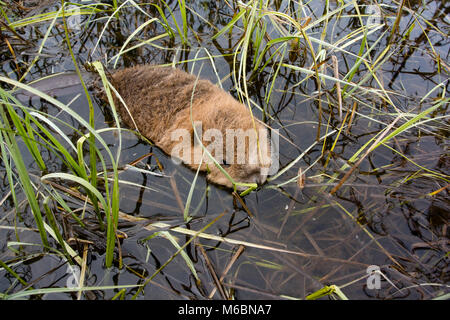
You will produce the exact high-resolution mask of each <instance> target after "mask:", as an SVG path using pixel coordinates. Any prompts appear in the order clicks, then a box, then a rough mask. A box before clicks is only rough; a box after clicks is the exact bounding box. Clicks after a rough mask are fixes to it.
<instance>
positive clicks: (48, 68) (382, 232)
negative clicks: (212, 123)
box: [0, 0, 450, 299]
mask: <svg viewBox="0 0 450 320" xmlns="http://www.w3.org/2000/svg"><path fill="white" fill-rule="evenodd" d="M448 9H449V8H448V5H447V6H446V2H445V1H433V2H431V3H427V4H426V3H423V2H419V1H412V0H409V1H399V2H397V1H373V2H371V1H367V2H364V4H362V3H359V2H356V1H336V2H330V1H312V2H303V1H278V0H274V1H269V0H267V1H263V0H260V1H256V0H252V1H234V0H233V1H232V0H229V1H227V0H225V1H184V0H177V1H164V0H160V1H148V2H146V1H133V0H124V1H74V2H67V1H64V0H61V1H51V0H47V1H28V2H21V1H5V0H0V39H1V40H0V41H1V42H0V69H1V72H0V83H1V87H0V152H1V153H0V159H1V161H0V176H1V177H2V182H3V183H2V184H1V188H0V190H1V196H0V204H1V205H2V207H1V209H0V298H4V299H19V298H30V297H38V298H42V299H45V298H57V297H70V298H78V299H135V298H147V299H150V298H159V299H161V298H171V299H174V298H175V299H179V298H191V299H194V298H195V299H198V298H202V299H203V298H213V299H244V298H265V299H267V298H270V299H318V298H324V297H325V298H332V299H360V298H375V299H394V298H396V299H398V298H408V299H448V298H449V297H450V290H449V285H448V282H449V273H448V271H449V270H448V259H449V257H448V255H449V234H448V232H449V231H448V218H449V212H450V211H449V205H448V195H449V180H450V176H449V174H450V172H449V168H450V155H449V153H448V135H449V113H448V107H449V101H450V96H449V94H448V88H449V81H448V79H449V77H448V76H449V73H450V67H449V48H450V42H449V38H448V34H449V32H450V30H449V21H448V17H447V18H446V13H447V12H448ZM447 15H448V14H447ZM446 19H447V20H446ZM142 63H152V64H161V65H172V66H174V67H179V68H183V69H184V70H186V71H190V72H192V73H193V74H201V76H202V77H207V78H209V79H210V80H212V81H213V82H215V83H216V84H217V85H219V86H221V87H223V88H224V89H225V90H228V91H230V93H232V94H233V95H234V96H235V97H236V98H237V99H239V100H240V101H242V102H243V103H244V104H245V105H246V106H247V107H248V108H249V109H250V110H251V111H252V114H253V116H254V117H256V118H258V119H259V120H262V121H263V122H265V123H266V124H267V126H268V127H270V128H276V129H279V132H280V170H279V171H278V173H277V174H275V175H273V176H271V177H269V179H268V183H266V184H265V185H263V186H262V187H261V188H258V189H255V188H254V187H251V188H249V189H248V190H247V191H244V192H242V193H240V194H239V193H237V192H236V191H234V192H233V191H230V190H223V189H220V188H218V187H217V186H212V185H211V186H210V185H208V184H207V183H206V182H205V179H204V177H201V176H200V175H199V174H198V172H197V173H195V172H190V171H189V170H187V169H186V168H183V167H182V166H175V165H174V164H173V163H171V161H170V159H169V158H167V156H166V155H164V154H163V153H161V152H160V151H159V150H158V149H157V148H154V147H151V142H150V141H145V138H143V137H140V136H139V135H138V133H136V132H134V131H133V130H131V128H124V127H123V126H122V125H121V123H120V119H119V118H118V116H117V113H116V111H115V106H114V103H113V99H112V95H113V94H115V90H114V88H113V87H112V86H111V85H110V84H109V83H108V80H107V76H106V75H107V74H108V72H110V71H111V70H114V69H117V68H121V67H126V66H131V65H136V64H142ZM200 72H201V73H200ZM97 86H98V87H100V88H101V90H104V92H105V93H106V95H107V96H108V101H109V102H110V103H109V104H107V105H105V104H104V103H102V102H101V101H100V100H99V99H98V97H97V96H96V90H98V89H99V88H96V87H97ZM149 148H151V150H150V151H149V150H148V149H149ZM371 266H376V267H377V268H375V269H371V270H375V271H372V272H369V273H368V272H367V270H369V267H371ZM43 267H45V270H44V271H43V270H42V268H43ZM374 277H375V278H376V279H379V282H380V284H379V287H375V288H373V287H371V286H370V283H369V281H368V280H371V279H374Z"/></svg>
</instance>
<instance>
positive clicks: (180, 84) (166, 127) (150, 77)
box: [110, 65, 270, 187]
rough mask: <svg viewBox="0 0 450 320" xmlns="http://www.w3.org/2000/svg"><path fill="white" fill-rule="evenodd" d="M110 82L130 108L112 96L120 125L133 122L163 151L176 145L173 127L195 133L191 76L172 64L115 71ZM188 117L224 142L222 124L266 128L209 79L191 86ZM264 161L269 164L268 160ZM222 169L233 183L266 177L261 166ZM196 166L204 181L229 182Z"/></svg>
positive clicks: (209, 169)
mask: <svg viewBox="0 0 450 320" xmlns="http://www.w3.org/2000/svg"><path fill="white" fill-rule="evenodd" d="M110 81H111V83H112V84H113V86H114V87H115V88H116V90H117V91H118V92H119V94H120V95H121V97H122V98H123V100H124V101H125V103H126V105H127V107H128V110H129V112H128V111H127V110H126V109H125V108H124V106H123V104H122V103H120V101H119V99H118V98H117V97H115V98H114V103H115V105H116V107H117V108H118V111H119V114H120V116H121V118H122V120H123V121H124V123H125V124H126V125H127V126H129V127H130V128H134V127H135V124H136V126H137V129H138V131H139V132H140V133H141V134H142V135H144V136H145V137H147V138H149V139H150V140H152V141H153V142H154V143H155V144H156V145H157V146H158V147H159V148H161V149H162V150H163V151H164V152H165V153H167V154H169V155H170V154H171V150H172V148H173V147H174V146H175V145H176V144H178V143H179V141H172V139H171V132H172V131H173V130H176V129H181V128H183V129H187V130H188V131H189V132H190V133H191V136H192V137H193V136H194V134H193V129H192V122H191V118H190V103H191V97H192V91H193V89H194V84H195V83H196V76H194V75H191V74H188V73H186V72H184V71H182V70H179V69H175V68H170V67H158V66H151V65H144V66H136V67H132V68H126V69H123V70H120V71H117V72H115V73H114V74H112V76H110ZM130 114H131V116H132V117H133V120H134V122H133V120H132V119H131V117H130ZM192 115H193V120H194V121H201V122H202V129H203V132H205V131H206V130H208V129H210V128H215V129H219V130H220V131H221V132H222V135H223V137H224V145H225V136H226V131H225V130H226V129H227V128H228V129H242V130H247V129H254V123H255V126H256V129H257V130H259V129H262V130H265V132H267V130H266V129H265V128H264V127H263V126H262V125H261V124H259V123H258V122H257V121H256V119H255V122H253V121H252V118H251V115H250V112H249V110H248V109H247V108H246V107H245V106H244V105H243V104H241V103H239V102H238V101H237V100H236V99H234V98H233V97H232V96H231V95H230V94H229V93H227V92H225V91H224V90H222V89H220V88H219V87H217V86H216V85H214V84H212V83H211V82H210V81H208V80H200V79H199V80H198V81H197V83H196V84H195V91H194V97H193V102H192ZM192 142H193V141H192ZM203 144H204V145H206V144H207V143H205V142H203ZM191 145H192V144H191ZM199 147H200V148H201V146H197V147H196V148H199ZM269 150H270V148H269ZM192 152H194V148H192ZM253 156H255V155H253ZM224 159H225V153H224ZM259 163H261V162H259ZM264 163H265V166H268V162H267V161H265V162H264ZM187 165H188V166H189V167H191V168H192V169H197V168H198V164H196V163H194V164H189V163H187ZM224 168H225V170H226V171H227V172H228V174H229V175H230V176H231V177H232V178H233V179H234V180H235V181H236V182H247V183H255V182H257V183H258V182H259V183H261V182H264V181H265V178H266V177H265V176H264V175H261V172H260V171H261V170H260V169H261V164H254V165H251V164H231V165H229V166H224ZM201 170H202V171H207V172H208V174H207V178H208V180H209V181H211V182H214V183H217V184H220V185H224V186H227V187H231V186H232V184H231V183H230V181H229V180H228V179H227V178H226V177H225V175H224V174H223V173H222V172H221V171H220V170H219V169H218V168H216V166H215V165H213V164H209V165H208V167H207V165H206V164H202V167H201Z"/></svg>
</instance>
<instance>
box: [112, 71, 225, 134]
mask: <svg viewBox="0 0 450 320" xmlns="http://www.w3.org/2000/svg"><path fill="white" fill-rule="evenodd" d="M111 80H112V81H111V82H112V84H113V86H114V87H115V88H116V89H117V91H118V92H119V93H120V95H121V97H122V98H123V100H124V101H125V102H126V104H127V107H128V109H129V112H130V113H131V114H132V115H133V119H134V122H135V123H136V126H137V128H138V130H139V131H140V132H141V134H143V135H144V136H146V137H148V138H150V139H151V140H153V141H155V142H156V141H159V140H160V139H161V137H162V136H163V135H165V134H166V133H167V129H168V128H169V127H170V126H171V124H172V123H173V122H174V120H175V117H176V115H177V114H178V113H179V112H181V111H182V110H185V109H188V108H189V107H190V102H191V96H192V92H193V89H194V85H195V91H194V100H193V103H201V102H202V101H204V100H206V99H208V97H211V96H212V95H213V94H214V91H215V90H216V87H215V86H214V85H213V84H212V83H210V82H209V81H207V80H198V81H197V83H196V77H195V76H194V75H191V74H188V73H186V72H184V71H181V70H179V69H175V68H170V67H158V66H152V65H143V66H135V67H131V68H127V69H123V70H119V71H117V72H116V73H114V74H113V75H112V79H111ZM114 103H115V105H116V108H118V110H119V113H120V115H121V117H122V120H123V121H124V122H125V124H126V125H127V126H129V127H131V128H135V126H134V123H133V121H132V120H131V118H130V116H129V114H128V112H127V111H126V109H125V108H124V107H123V104H122V103H120V102H119V100H118V98H115V101H114Z"/></svg>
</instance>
